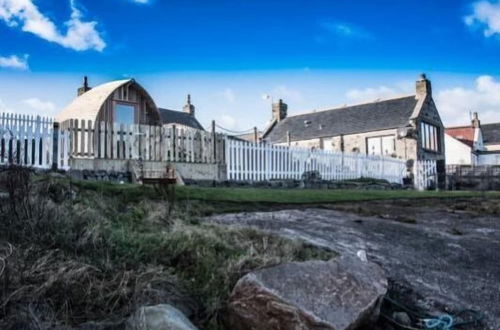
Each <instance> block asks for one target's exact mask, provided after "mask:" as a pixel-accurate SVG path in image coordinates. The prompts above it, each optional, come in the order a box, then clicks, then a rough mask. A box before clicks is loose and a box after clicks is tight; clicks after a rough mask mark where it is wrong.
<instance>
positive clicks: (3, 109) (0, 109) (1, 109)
mask: <svg viewBox="0 0 500 330" xmlns="http://www.w3.org/2000/svg"><path fill="white" fill-rule="evenodd" d="M1 112H12V111H11V110H10V109H9V108H8V107H7V105H6V104H5V103H4V102H3V101H2V99H0V113H1Z"/></svg>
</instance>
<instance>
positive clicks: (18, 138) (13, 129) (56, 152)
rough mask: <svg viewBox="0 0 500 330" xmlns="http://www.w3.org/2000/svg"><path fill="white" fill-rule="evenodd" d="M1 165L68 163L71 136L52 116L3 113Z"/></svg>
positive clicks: (63, 166)
mask: <svg viewBox="0 0 500 330" xmlns="http://www.w3.org/2000/svg"><path fill="white" fill-rule="evenodd" d="M0 138H1V139H0V164H1V165H6V164H19V165H26V166H31V167H35V168H42V169H49V168H51V167H52V166H53V165H54V164H55V163H57V164H58V167H59V168H61V169H67V168H68V165H69V158H68V153H67V151H68V148H69V138H68V135H67V134H66V133H64V132H57V133H56V132H54V122H53V120H52V119H50V118H46V117H40V116H36V117H35V116H26V115H17V114H10V113H0Z"/></svg>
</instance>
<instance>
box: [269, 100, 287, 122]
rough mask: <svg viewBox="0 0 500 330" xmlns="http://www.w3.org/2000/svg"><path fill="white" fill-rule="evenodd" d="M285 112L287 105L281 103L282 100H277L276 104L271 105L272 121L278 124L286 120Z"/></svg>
mask: <svg viewBox="0 0 500 330" xmlns="http://www.w3.org/2000/svg"><path fill="white" fill-rule="evenodd" d="M287 112H288V105H287V104H286V103H283V100H282V99H279V101H278V103H274V104H273V105H272V115H273V119H275V120H277V121H278V122H280V121H282V120H283V119H285V118H286V116H287Z"/></svg>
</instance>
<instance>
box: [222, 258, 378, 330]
mask: <svg viewBox="0 0 500 330" xmlns="http://www.w3.org/2000/svg"><path fill="white" fill-rule="evenodd" d="M386 291H387V278H386V277H385V274H384V271H383V270H382V269H381V268H380V267H379V266H378V265H376V264H374V263H371V262H367V261H361V260H360V259H359V258H356V257H340V258H337V259H334V260H331V261H307V262H292V263H288V264H283V265H279V266H275V267H270V268H265V269H261V270H258V271H255V272H252V273H249V274H247V275H246V276H244V277H243V278H241V279H240V280H239V281H238V283H237V284H236V286H235V287H234V289H233V292H232V294H231V297H230V301H229V305H228V311H227V315H226V320H225V322H226V325H227V327H228V328H229V329H232V330H250V329H259V330H267V329H269V330H271V329H273V330H279V329H282V330H285V329H286V330H299V329H300V330H305V329H321V330H327V329H332V330H342V329H346V330H347V329H349V330H351V329H356V328H358V327H359V326H362V325H366V324H367V323H370V322H372V321H373V320H375V319H377V318H378V315H379V312H380V304H381V301H382V298H383V296H384V295H385V293H386Z"/></svg>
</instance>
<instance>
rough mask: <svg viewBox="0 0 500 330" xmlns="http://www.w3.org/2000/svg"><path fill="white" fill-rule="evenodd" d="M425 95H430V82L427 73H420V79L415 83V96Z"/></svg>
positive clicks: (422, 96) (421, 96)
mask: <svg viewBox="0 0 500 330" xmlns="http://www.w3.org/2000/svg"><path fill="white" fill-rule="evenodd" d="M427 95H432V84H431V81H430V80H429V79H427V75H426V74H425V73H422V74H421V75H420V79H419V80H417V83H416V96H417V98H419V99H420V98H425V97H426V96H427Z"/></svg>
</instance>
